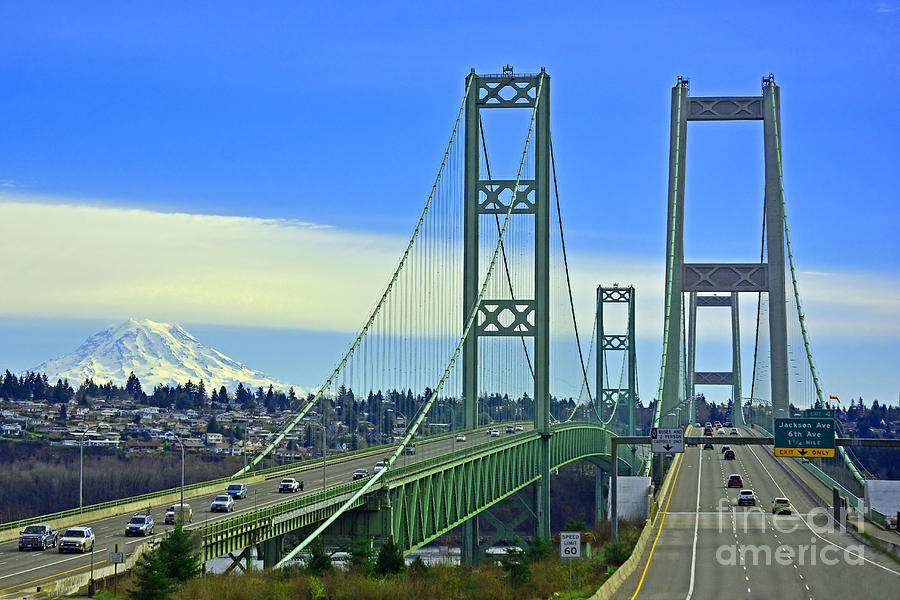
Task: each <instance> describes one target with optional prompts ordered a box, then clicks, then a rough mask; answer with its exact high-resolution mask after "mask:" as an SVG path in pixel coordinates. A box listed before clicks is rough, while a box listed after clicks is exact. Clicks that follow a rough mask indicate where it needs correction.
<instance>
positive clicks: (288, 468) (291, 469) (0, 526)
mask: <svg viewBox="0 0 900 600" xmlns="http://www.w3.org/2000/svg"><path fill="white" fill-rule="evenodd" d="M458 433H463V432H460V431H456V432H452V433H439V434H435V435H431V436H426V437H423V438H420V439H419V440H417V442H428V443H430V442H437V441H440V440H443V439H447V438H449V437H451V436H455V435H457V434H458ZM396 445H397V443H396V442H391V443H388V444H379V445H377V446H370V447H368V448H361V449H359V450H353V451H350V452H344V453H341V454H337V455H334V456H333V457H332V458H330V459H329V464H339V463H341V462H345V461H349V460H354V459H357V458H362V457H365V456H371V455H377V454H380V453H382V452H384V451H386V450H387V449H389V448H392V447H395V446H396ZM321 463H322V459H321V458H310V459H306V460H302V461H297V462H293V463H290V464H287V465H278V466H275V467H269V468H267V469H259V470H257V471H253V472H251V473H247V474H245V475H243V476H240V477H234V476H229V477H221V478H219V479H211V480H208V481H200V482H197V483H192V484H189V485H185V486H184V491H185V498H187V497H189V495H191V494H192V493H193V492H195V491H197V490H202V489H204V488H208V487H211V486H218V485H222V486H224V485H227V484H228V483H231V482H234V481H244V480H248V479H256V478H262V479H272V478H275V477H279V476H282V475H288V474H292V473H298V472H301V471H307V470H312V469H315V468H317V467H318V466H319V465H320V464H321ZM180 491H181V487H180V486H179V487H174V488H168V489H165V490H158V491H155V492H147V493H145V494H139V495H137V496H129V497H128V498H117V499H115V500H107V501H106V502H99V503H96V504H90V505H88V506H85V507H83V508H70V509H66V510H61V511H58V512H55V513H49V514H44V515H37V516H34V517H26V518H24V519H17V520H15V521H8V522H6V523H0V535H2V534H3V533H7V534H8V533H9V532H10V531H11V530H18V529H20V528H22V527H25V526H27V525H31V524H33V523H44V522H52V521H58V520H61V519H68V518H70V517H76V516H84V517H85V518H87V519H90V518H91V517H92V516H93V515H92V514H91V513H97V512H102V511H108V510H110V509H115V508H116V507H119V506H125V505H130V504H136V503H142V502H148V503H149V502H152V501H153V500H156V499H158V498H163V497H166V496H172V495H173V494H179V493H180Z"/></svg>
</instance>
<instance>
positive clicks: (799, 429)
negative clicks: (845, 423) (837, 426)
mask: <svg viewBox="0 0 900 600" xmlns="http://www.w3.org/2000/svg"><path fill="white" fill-rule="evenodd" d="M775 456H800V457H804V458H834V421H833V420H831V419H775Z"/></svg>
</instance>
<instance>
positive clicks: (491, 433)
mask: <svg viewBox="0 0 900 600" xmlns="http://www.w3.org/2000/svg"><path fill="white" fill-rule="evenodd" d="M488 435H489V436H491V437H500V430H499V429H493V428H491V430H490V431H489V432H488Z"/></svg>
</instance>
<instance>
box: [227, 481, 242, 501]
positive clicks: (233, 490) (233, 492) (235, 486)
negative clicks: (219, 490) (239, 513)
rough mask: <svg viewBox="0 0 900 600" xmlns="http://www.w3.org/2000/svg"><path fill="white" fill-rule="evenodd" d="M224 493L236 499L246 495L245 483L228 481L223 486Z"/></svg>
mask: <svg viewBox="0 0 900 600" xmlns="http://www.w3.org/2000/svg"><path fill="white" fill-rule="evenodd" d="M225 493H226V494H228V495H229V496H231V497H232V498H234V499H235V500H238V499H240V498H246V497H247V484H245V483H229V484H228V487H227V488H225Z"/></svg>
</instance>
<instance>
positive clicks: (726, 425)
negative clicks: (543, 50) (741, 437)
mask: <svg viewBox="0 0 900 600" xmlns="http://www.w3.org/2000/svg"><path fill="white" fill-rule="evenodd" d="M725 427H734V423H732V422H731V421H725Z"/></svg>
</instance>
